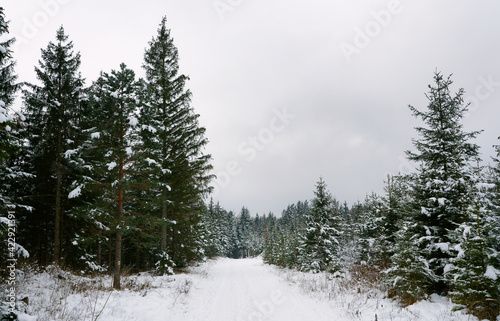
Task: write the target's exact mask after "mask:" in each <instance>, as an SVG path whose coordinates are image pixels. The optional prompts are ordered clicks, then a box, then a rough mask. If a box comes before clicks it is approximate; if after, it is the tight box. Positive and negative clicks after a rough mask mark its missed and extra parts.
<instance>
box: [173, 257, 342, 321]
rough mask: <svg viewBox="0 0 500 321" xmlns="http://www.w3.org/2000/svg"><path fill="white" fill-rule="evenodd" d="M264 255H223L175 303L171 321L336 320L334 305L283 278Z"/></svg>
mask: <svg viewBox="0 0 500 321" xmlns="http://www.w3.org/2000/svg"><path fill="white" fill-rule="evenodd" d="M269 269H270V267H269V266H265V265H264V264H263V263H262V260H260V259H244V260H231V259H220V260H218V261H216V262H215V264H214V265H213V266H212V267H211V268H210V269H209V270H208V276H207V278H205V279H204V280H203V281H200V282H197V283H196V284H195V285H194V286H193V288H191V290H190V293H189V294H188V295H187V297H186V298H185V300H183V302H181V303H177V304H176V306H174V309H173V311H172V315H170V317H167V320H170V321H200V320H204V321H257V320H268V321H273V320H280V321H295V320H301V321H302V320H303V321H307V320H317V321H322V320H325V321H326V320H335V319H337V318H335V314H334V311H333V310H332V309H330V308H329V307H328V305H327V304H326V303H324V302H317V301H315V300H313V299H312V298H310V297H308V296H306V295H304V294H301V293H300V291H299V290H298V289H297V288H295V287H292V286H290V285H288V284H286V283H285V282H283V281H280V279H279V276H277V275H275V274H273V273H272V272H271V271H270V270H269Z"/></svg>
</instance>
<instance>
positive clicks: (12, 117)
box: [0, 8, 31, 317]
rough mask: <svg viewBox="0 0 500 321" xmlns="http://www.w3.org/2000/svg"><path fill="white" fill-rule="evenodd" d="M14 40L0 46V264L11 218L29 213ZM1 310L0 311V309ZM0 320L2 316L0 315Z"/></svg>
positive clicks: (4, 28)
mask: <svg viewBox="0 0 500 321" xmlns="http://www.w3.org/2000/svg"><path fill="white" fill-rule="evenodd" d="M5 34H8V23H7V21H6V20H5V14H4V9H3V8H0V36H4V35H5ZM13 42H14V39H12V38H10V39H7V40H5V41H3V42H0V177H1V180H0V240H1V241H0V261H2V262H7V260H8V259H9V257H7V254H8V251H7V248H8V246H9V244H8V239H9V238H8V237H7V233H8V228H9V227H15V226H12V223H13V222H15V221H13V220H9V219H12V216H11V217H10V218H9V212H14V217H19V216H20V212H19V210H20V209H23V210H31V208H30V207H29V206H26V205H23V200H21V199H20V196H21V195H19V194H20V192H19V190H20V187H21V185H20V183H21V181H24V179H25V178H26V177H27V176H28V174H26V173H25V172H24V170H23V166H22V163H21V161H20V157H19V154H20V149H21V147H22V145H23V134H24V133H23V127H24V124H23V122H22V117H21V116H20V115H18V114H15V113H13V112H12V110H11V106H12V103H13V101H14V98H15V93H16V91H17V90H18V89H19V85H18V84H17V83H16V80H17V76H16V74H15V73H14V65H15V63H14V60H13V59H12V51H11V49H10V47H11V46H12V44H13ZM11 214H12V213H11ZM18 242H19V239H17V240H16V242H15V245H14V246H15V248H16V249H17V250H16V252H17V255H20V254H23V255H24V256H27V255H28V252H27V251H25V250H24V248H23V247H22V246H20V245H19V244H18ZM4 272H7V266H6V265H4V266H3V267H1V268H0V276H1V277H3V276H5V274H4ZM0 310H1V308H0ZM0 317H2V313H1V311H0Z"/></svg>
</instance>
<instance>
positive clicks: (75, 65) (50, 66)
mask: <svg viewBox="0 0 500 321" xmlns="http://www.w3.org/2000/svg"><path fill="white" fill-rule="evenodd" d="M79 67H80V54H79V53H74V52H73V42H71V41H69V40H68V36H67V35H66V34H65V32H64V28H63V27H60V28H59V29H58V30H57V33H56V41H55V42H49V44H48V46H47V48H46V49H42V59H41V60H40V61H39V67H36V68H35V72H36V76H37V78H38V80H39V81H40V82H41V84H40V85H35V84H28V90H25V91H24V99H25V107H26V116H27V124H28V132H29V145H30V147H31V149H32V150H31V160H30V161H31V164H32V167H33V169H34V171H35V173H34V174H35V175H36V179H35V180H34V182H33V183H34V186H33V194H34V195H36V197H35V198H34V200H33V206H34V207H35V211H34V212H33V215H30V216H29V218H28V219H29V220H30V221H31V223H32V226H33V228H36V229H37V232H36V233H34V234H38V235H41V237H42V238H45V239H52V240H53V251H52V260H53V261H54V263H56V264H59V263H60V259H61V256H62V255H63V251H62V245H63V235H64V234H65V233H64V219H65V217H64V216H65V212H66V210H67V208H68V207H69V204H68V202H67V201H66V200H67V195H68V193H69V187H70V184H71V182H72V181H73V174H74V172H73V170H72V168H71V165H70V164H68V161H67V159H66V157H65V155H66V156H67V155H68V154H70V153H72V151H73V150H75V148H77V147H78V146H79V144H80V143H81V142H80V141H78V139H77V137H79V135H80V131H81V129H80V128H79V126H78V121H79V118H80V115H81V109H80V107H81V103H82V97H81V95H82V92H83V84H84V81H83V79H82V77H81V76H80V73H79V71H78V69H79ZM49 218H50V219H51V220H52V222H53V224H52V225H51V226H46V221H47V220H48V219H49ZM44 227H45V228H44ZM49 231H52V234H53V237H49V235H47V233H48V232H49ZM33 232H34V231H33ZM38 245H39V248H41V247H43V246H42V245H41V244H38ZM34 246H35V245H34ZM46 250H48V249H46ZM40 259H42V258H40Z"/></svg>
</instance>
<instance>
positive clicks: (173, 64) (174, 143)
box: [140, 17, 212, 265]
mask: <svg viewBox="0 0 500 321" xmlns="http://www.w3.org/2000/svg"><path fill="white" fill-rule="evenodd" d="M166 22H167V20H166V18H165V17H164V18H163V19H162V21H161V23H160V26H159V28H158V32H157V36H156V37H154V38H153V39H152V40H151V41H150V42H149V47H148V48H147V49H146V51H145V54H144V64H143V68H144V69H145V71H146V82H147V95H148V103H147V104H146V105H145V106H144V107H143V108H142V111H141V117H140V121H141V126H142V130H143V133H144V134H143V137H142V139H143V142H144V144H145V145H146V146H148V148H150V150H151V155H150V158H151V160H152V161H155V162H156V163H157V164H159V165H160V167H161V171H160V172H159V173H158V174H157V175H156V177H152V179H154V180H156V181H158V182H159V185H158V186H159V189H157V190H156V191H155V194H156V195H154V198H155V199H156V200H157V201H156V204H157V205H156V208H155V209H154V212H156V213H157V215H158V217H160V218H161V219H162V220H163V223H162V226H161V242H160V249H161V250H162V251H168V253H169V254H170V255H171V257H172V258H173V260H174V261H175V262H176V264H178V265H184V264H186V261H187V260H189V259H190V258H191V256H192V255H193V251H192V250H193V249H192V248H191V246H190V244H192V242H193V240H194V239H195V238H196V235H193V234H192V231H193V229H192V227H193V226H195V225H197V224H198V223H199V221H200V219H201V215H202V211H203V208H202V206H200V204H202V201H203V198H204V196H205V195H206V194H207V193H208V192H209V187H208V184H209V182H210V180H211V179H212V175H210V174H208V172H209V171H210V170H211V168H212V166H211V165H210V163H209V161H210V158H211V156H210V155H208V154H204V153H203V149H204V147H205V146H206V144H207V143H208V141H207V139H206V138H205V136H204V135H205V128H203V127H201V126H200V125H199V122H198V118H199V115H197V114H195V113H194V111H193V108H192V107H191V105H190V103H191V92H190V91H189V90H186V89H185V84H186V81H187V80H188V79H189V77H187V76H185V75H183V74H179V55H178V50H177V48H176V47H175V45H174V43H173V39H172V37H171V36H170V30H169V29H167V27H166Z"/></svg>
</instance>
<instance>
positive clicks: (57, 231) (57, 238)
mask: <svg viewBox="0 0 500 321" xmlns="http://www.w3.org/2000/svg"><path fill="white" fill-rule="evenodd" d="M61 140H62V137H61V133H60V132H59V135H58V138H57V150H56V152H57V156H56V208H55V212H56V213H55V228H54V263H55V264H56V265H59V263H60V257H61V216H62V209H61V189H62V168H61V165H62V164H61V149H62V141H61Z"/></svg>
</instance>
